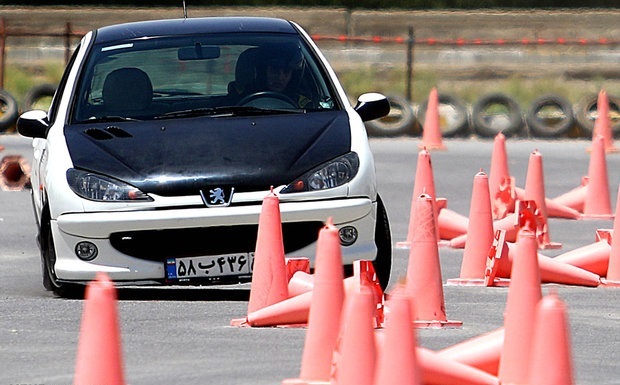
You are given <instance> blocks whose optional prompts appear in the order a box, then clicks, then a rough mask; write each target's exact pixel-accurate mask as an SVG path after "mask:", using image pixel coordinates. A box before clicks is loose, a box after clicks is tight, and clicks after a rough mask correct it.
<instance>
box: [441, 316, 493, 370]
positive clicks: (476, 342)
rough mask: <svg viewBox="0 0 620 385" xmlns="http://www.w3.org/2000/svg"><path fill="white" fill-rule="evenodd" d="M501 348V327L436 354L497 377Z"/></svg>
mask: <svg viewBox="0 0 620 385" xmlns="http://www.w3.org/2000/svg"><path fill="white" fill-rule="evenodd" d="M503 346H504V328H503V327H502V328H499V329H496V330H493V331H491V332H488V333H485V334H482V335H480V336H477V337H474V338H471V339H469V340H466V341H463V342H460V343H458V344H456V345H452V346H449V347H447V348H445V349H442V350H439V351H438V352H437V354H438V355H439V356H440V357H443V358H447V359H450V360H452V361H456V362H460V363H462V364H465V365H467V366H471V367H473V368H476V369H479V370H482V371H484V372H486V373H489V374H492V375H494V376H497V370H498V368H499V358H500V355H501V353H502V347H503Z"/></svg>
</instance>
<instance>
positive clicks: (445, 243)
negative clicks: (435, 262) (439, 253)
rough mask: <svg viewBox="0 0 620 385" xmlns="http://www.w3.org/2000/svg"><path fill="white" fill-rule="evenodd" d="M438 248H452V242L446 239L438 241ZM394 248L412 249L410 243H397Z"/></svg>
mask: <svg viewBox="0 0 620 385" xmlns="http://www.w3.org/2000/svg"><path fill="white" fill-rule="evenodd" d="M437 246H439V247H450V241H447V240H445V239H440V240H438V241H437ZM394 248H396V249H398V250H409V249H410V248H411V242H409V241H401V242H396V243H395V244H394Z"/></svg>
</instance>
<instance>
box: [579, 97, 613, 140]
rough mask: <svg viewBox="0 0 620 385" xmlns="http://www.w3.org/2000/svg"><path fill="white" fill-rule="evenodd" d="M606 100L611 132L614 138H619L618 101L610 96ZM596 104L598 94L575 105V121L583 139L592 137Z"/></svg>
mask: <svg viewBox="0 0 620 385" xmlns="http://www.w3.org/2000/svg"><path fill="white" fill-rule="evenodd" d="M608 98H609V118H610V120H611V131H612V133H613V135H614V136H615V137H618V136H620V99H619V98H617V97H615V96H612V95H608ZM597 102H598V94H592V95H587V96H585V97H583V98H581V99H580V100H579V101H578V102H577V104H576V105H575V111H574V115H575V120H576V122H577V124H578V125H579V127H580V128H581V130H582V131H583V135H584V136H585V137H592V132H593V131H594V122H595V120H596V115H597Z"/></svg>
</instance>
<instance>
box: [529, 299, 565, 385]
mask: <svg viewBox="0 0 620 385" xmlns="http://www.w3.org/2000/svg"><path fill="white" fill-rule="evenodd" d="M524 358H526V357H524ZM529 358H530V359H529V376H528V377H529V381H527V382H526V383H527V384H537V385H572V384H574V380H573V363H572V351H571V344H570V330H569V327H568V320H567V311H566V305H565V304H564V302H563V301H562V300H561V299H560V298H559V297H558V296H557V294H549V295H547V296H545V297H544V298H543V299H542V300H541V301H540V302H539V303H538V305H537V309H536V327H535V330H534V336H533V340H532V350H531V355H530V356H529Z"/></svg>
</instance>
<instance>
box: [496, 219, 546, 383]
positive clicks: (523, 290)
mask: <svg viewBox="0 0 620 385" xmlns="http://www.w3.org/2000/svg"><path fill="white" fill-rule="evenodd" d="M517 248H518V252H519V257H518V258H515V260H514V261H513V264H512V273H511V282H510V287H509V289H508V296H507V300H506V311H505V313H504V328H505V330H506V331H505V335H504V346H503V349H502V353H501V357H500V362H499V372H498V377H499V379H500V382H501V383H502V384H525V383H527V382H526V381H527V362H528V357H529V354H530V341H531V337H532V335H533V331H534V322H535V318H534V317H535V309H536V305H537V304H538V301H540V299H541V298H542V291H541V288H540V270H539V267H538V258H537V250H538V243H537V241H536V236H535V234H534V233H533V232H531V231H529V230H526V229H522V230H521V231H520V232H519V236H518V240H517Z"/></svg>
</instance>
